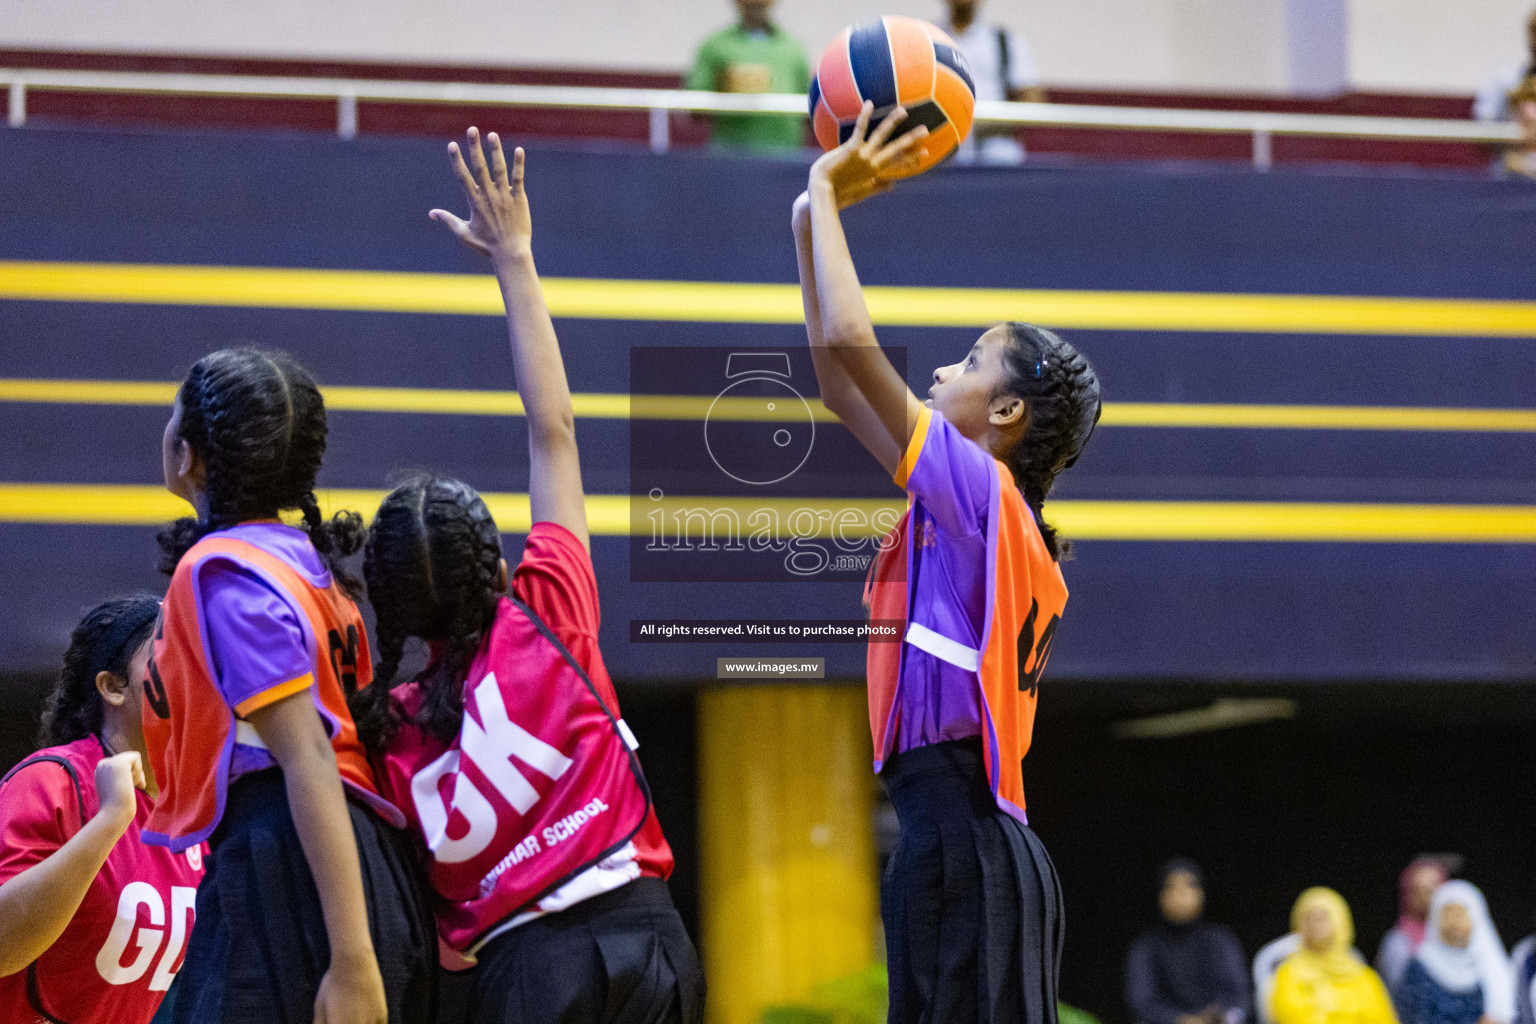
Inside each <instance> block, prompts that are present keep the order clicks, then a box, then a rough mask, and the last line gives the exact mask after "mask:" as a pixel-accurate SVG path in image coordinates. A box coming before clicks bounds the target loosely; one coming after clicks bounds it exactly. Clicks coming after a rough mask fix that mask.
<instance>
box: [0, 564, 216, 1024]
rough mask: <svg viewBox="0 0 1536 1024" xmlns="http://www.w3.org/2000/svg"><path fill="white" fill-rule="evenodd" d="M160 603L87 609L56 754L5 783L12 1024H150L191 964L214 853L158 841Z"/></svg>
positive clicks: (2, 914)
mask: <svg viewBox="0 0 1536 1024" xmlns="http://www.w3.org/2000/svg"><path fill="white" fill-rule="evenodd" d="M159 614H160V602H159V601H158V600H157V599H155V598H153V597H150V596H147V595H141V596H137V597H120V598H115V599H113V600H110V601H106V602H103V603H102V604H100V605H98V606H97V607H95V608H93V609H92V610H91V611H90V612H89V613H87V614H86V616H85V618H84V619H83V620H82V621H81V622H80V625H78V626H76V627H75V631H74V633H73V634H72V635H71V636H70V641H69V650H68V652H67V653H66V654H65V655H64V671H63V672H62V673H61V674H60V675H59V679H58V681H57V682H56V683H55V684H54V687H53V691H52V692H51V693H50V694H49V695H48V703H47V706H46V707H45V708H44V711H43V727H42V730H41V738H42V744H43V749H42V750H39V751H38V752H37V753H35V754H33V755H32V756H31V757H28V758H27V759H26V760H24V761H22V762H21V764H19V765H17V766H16V767H15V768H13V769H11V771H10V772H9V773H8V774H7V775H6V776H5V778H4V781H3V782H0V1024H32V1022H34V1021H43V1020H50V1021H51V1020H67V1021H71V1022H72V1024H146V1022H148V1021H149V1020H150V1019H151V1018H152V1017H154V1015H155V1010H156V1009H157V1008H158V1007H159V1006H160V1001H161V1000H162V999H163V998H164V997H165V993H166V990H167V989H168V988H170V985H171V982H172V980H174V979H175V977H176V972H177V969H178V968H179V967H180V965H181V958H182V954H183V953H184V952H185V950H186V942H187V933H188V931H189V930H190V928H191V924H192V921H191V918H192V914H193V900H194V897H195V895H196V892H197V884H198V881H199V879H200V878H201V877H202V874H203V857H202V853H203V848H202V847H201V846H191V847H189V848H187V849H186V850H185V851H183V852H182V853H172V852H171V851H169V850H167V849H165V848H164V847H158V846H149V845H147V844H145V843H142V842H140V840H139V829H140V828H141V826H143V824H144V823H145V821H146V820H147V819H148V817H149V811H150V808H151V806H153V802H154V801H153V797H154V794H155V791H156V790H155V778H154V775H153V774H152V773H149V772H147V771H146V766H147V764H148V760H147V758H146V756H145V753H144V731H143V728H142V725H141V722H140V718H139V703H140V700H141V695H142V693H143V690H144V675H145V665H146V663H147V662H148V660H149V648H150V634H151V633H152V632H153V630H154V626H155V618H156V616H158V615H159Z"/></svg>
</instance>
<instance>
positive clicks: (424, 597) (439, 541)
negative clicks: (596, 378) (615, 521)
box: [353, 475, 501, 750]
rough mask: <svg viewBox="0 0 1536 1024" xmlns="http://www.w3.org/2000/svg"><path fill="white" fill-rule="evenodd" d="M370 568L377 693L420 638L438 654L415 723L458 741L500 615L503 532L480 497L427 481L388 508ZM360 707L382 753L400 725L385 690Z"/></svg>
mask: <svg viewBox="0 0 1536 1024" xmlns="http://www.w3.org/2000/svg"><path fill="white" fill-rule="evenodd" d="M363 572H364V575H365V577H366V578H367V581H368V596H369V599H370V601H371V602H372V603H373V606H374V611H375V613H376V614H377V616H378V632H379V653H380V656H381V659H382V660H381V661H380V664H379V666H378V668H377V670H376V672H375V682H376V683H383V684H385V685H384V686H375V687H369V688H368V689H375V690H379V691H384V690H386V689H387V684H388V683H389V682H390V681H392V680H393V679H394V676H395V674H396V673H397V672H398V671H399V666H400V659H401V658H402V657H403V653H404V648H405V641H406V640H407V639H409V638H410V637H413V636H414V637H419V638H421V639H423V640H425V641H427V642H428V643H429V644H431V646H432V658H431V662H430V664H429V665H428V667H427V670H426V672H425V673H424V674H423V675H422V676H421V677H419V682H420V684H421V694H422V703H421V706H420V708H419V709H418V710H417V712H416V714H415V716H414V721H415V722H416V724H417V725H419V726H420V727H421V728H422V729H424V730H426V731H427V732H429V733H431V734H433V735H435V736H438V737H439V738H441V739H443V740H445V741H451V740H452V739H453V737H454V736H456V735H458V731H459V726H460V720H461V717H462V715H463V712H464V699H463V684H464V681H465V677H466V676H467V674H468V672H469V668H470V665H471V664H472V663H473V661H474V659H475V655H476V654H477V653H478V652H479V650H480V646H481V644H482V642H483V641H484V639H485V632H486V630H488V629H489V628H490V625H491V623H492V622H493V621H494V620H495V617H496V606H497V602H498V601H499V600H500V596H501V588H500V585H499V578H500V574H501V535H500V532H499V531H498V530H497V528H496V521H495V520H494V519H493V518H492V517H491V513H490V510H489V509H488V508H486V506H485V502H484V501H482V500H481V499H480V496H479V495H478V494H476V493H475V491H474V490H473V489H472V488H470V487H468V486H467V485H465V484H463V483H461V482H459V481H457V480H453V479H450V478H446V477H435V476H429V475H419V476H415V477H412V478H410V479H408V480H406V481H405V482H404V483H402V484H400V485H399V486H398V487H396V488H395V489H394V490H393V491H391V492H390V494H389V495H388V497H386V498H385V499H384V502H383V504H382V505H380V506H379V512H378V515H376V516H375V517H374V521H373V526H372V527H371V528H370V530H369V532H368V545H367V553H366V554H365V556H364V563H363ZM359 697H360V700H359V702H358V703H357V704H356V705H355V706H354V708H353V714H354V717H356V718H357V719H358V728H359V732H360V734H362V735H363V738H364V743H365V744H368V745H369V747H370V749H374V750H377V749H381V748H382V745H383V743H386V742H388V737H389V735H390V734H391V733H392V732H393V730H394V729H395V728H396V727H397V726H398V724H399V712H398V710H397V708H396V706H395V705H394V704H393V703H392V702H389V701H387V699H386V698H385V697H384V696H382V694H381V693H374V694H367V693H366V691H364V692H363V693H362V694H359Z"/></svg>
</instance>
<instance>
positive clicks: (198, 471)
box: [176, 441, 208, 490]
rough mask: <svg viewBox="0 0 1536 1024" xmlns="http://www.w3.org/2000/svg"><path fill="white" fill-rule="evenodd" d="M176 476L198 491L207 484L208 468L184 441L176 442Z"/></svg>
mask: <svg viewBox="0 0 1536 1024" xmlns="http://www.w3.org/2000/svg"><path fill="white" fill-rule="evenodd" d="M176 474H177V475H178V476H180V477H181V478H182V479H183V480H185V481H187V482H188V483H190V484H192V485H193V486H194V487H196V488H197V489H198V490H204V489H205V488H206V486H207V484H208V467H207V466H205V465H203V460H202V459H201V458H199V457H198V454H197V452H195V451H193V450H192V445H190V444H189V443H187V442H186V441H177V442H176Z"/></svg>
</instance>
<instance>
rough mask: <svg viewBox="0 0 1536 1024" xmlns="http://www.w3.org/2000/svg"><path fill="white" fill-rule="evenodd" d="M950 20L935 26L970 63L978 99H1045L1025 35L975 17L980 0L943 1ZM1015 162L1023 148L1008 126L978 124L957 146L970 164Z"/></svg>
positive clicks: (1018, 160)
mask: <svg viewBox="0 0 1536 1024" xmlns="http://www.w3.org/2000/svg"><path fill="white" fill-rule="evenodd" d="M948 3H949V21H948V23H947V24H944V25H941V26H940V27H941V28H942V29H944V31H945V32H948V33H949V35H950V36H951V37H952V38H953V39H954V41H955V45H956V46H957V47H959V49H960V52H961V53H962V54H964V55H965V61H966V63H967V64H969V65H970V68H971V83H972V85H974V86H975V88H976V98H977V99H978V100H992V101H1001V100H1015V101H1022V102H1029V103H1044V102H1045V101H1046V94H1045V90H1044V89H1043V88H1041V87H1040V72H1039V70H1037V69H1036V67H1035V56H1034V54H1033V53H1031V52H1030V49H1029V44H1028V43H1026V42H1025V41H1024V37H1023V36H1022V35H1020V34H1019V33H1018V32H1016V31H1014V30H1013V29H1011V28H1004V27H1003V26H1001V25H998V24H995V23H994V22H991V21H987V20H986V19H984V18H981V17H978V11H979V8H980V7H981V4H982V0H948ZM978 158H979V159H980V161H981V162H982V163H985V164H1016V163H1019V162H1021V161H1022V160H1023V159H1024V147H1023V145H1021V144H1020V143H1019V140H1018V138H1017V135H1016V133H1015V131H1014V130H1013V129H1010V128H992V129H977V130H976V131H973V132H972V133H971V135H970V137H969V138H967V139H966V140H965V142H964V143H963V144H962V145H961V147H960V151H959V154H958V156H957V159H959V160H961V161H962V162H965V163H973V162H975V161H976V160H977V159H978Z"/></svg>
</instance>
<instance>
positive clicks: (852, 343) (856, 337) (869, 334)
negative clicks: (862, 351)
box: [823, 319, 875, 348]
mask: <svg viewBox="0 0 1536 1024" xmlns="http://www.w3.org/2000/svg"><path fill="white" fill-rule="evenodd" d="M823 337H824V338H825V339H826V343H827V344H828V345H830V346H831V347H833V348H857V347H861V346H867V345H872V344H874V343H875V338H874V332H873V331H871V330H870V328H869V323H868V321H865V320H858V319H847V320H834V321H832V322H831V323H829V324H827V325H826V328H825V330H824V331H823Z"/></svg>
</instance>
